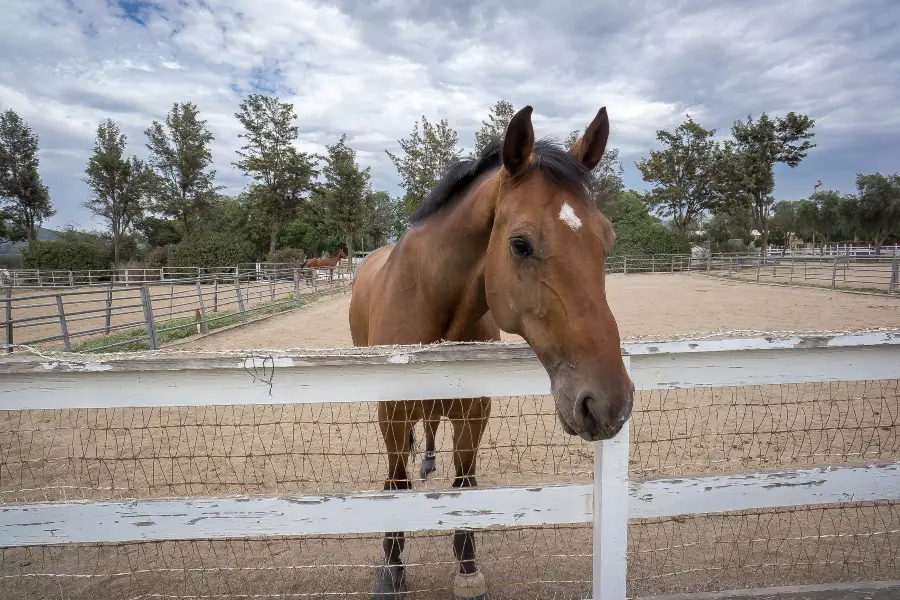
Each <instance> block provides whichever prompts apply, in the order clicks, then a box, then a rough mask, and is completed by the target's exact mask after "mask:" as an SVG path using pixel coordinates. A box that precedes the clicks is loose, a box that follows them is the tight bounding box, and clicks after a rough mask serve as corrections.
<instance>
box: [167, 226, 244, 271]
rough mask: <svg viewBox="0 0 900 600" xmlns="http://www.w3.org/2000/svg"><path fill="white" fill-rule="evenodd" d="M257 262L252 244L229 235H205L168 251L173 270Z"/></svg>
mask: <svg viewBox="0 0 900 600" xmlns="http://www.w3.org/2000/svg"><path fill="white" fill-rule="evenodd" d="M255 258H256V257H255V255H254V252H253V246H252V245H251V244H250V242H249V241H248V240H247V239H245V238H242V237H239V236H235V235H233V234H231V233H230V232H228V231H203V232H200V233H198V234H197V235H195V236H193V237H191V238H189V239H186V240H184V241H182V242H179V243H177V244H174V245H172V246H169V251H168V264H169V266H170V267H233V266H235V265H237V264H240V263H246V262H251V261H253V260H254V259H255Z"/></svg>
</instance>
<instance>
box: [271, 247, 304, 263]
mask: <svg viewBox="0 0 900 600" xmlns="http://www.w3.org/2000/svg"><path fill="white" fill-rule="evenodd" d="M266 260H268V261H269V262H273V263H287V264H290V265H298V266H299V265H300V264H302V263H303V261H304V260H306V253H305V252H303V250H300V249H299V248H279V249H278V250H276V251H275V252H273V253H271V254H270V255H269V256H268V257H267V258H266Z"/></svg>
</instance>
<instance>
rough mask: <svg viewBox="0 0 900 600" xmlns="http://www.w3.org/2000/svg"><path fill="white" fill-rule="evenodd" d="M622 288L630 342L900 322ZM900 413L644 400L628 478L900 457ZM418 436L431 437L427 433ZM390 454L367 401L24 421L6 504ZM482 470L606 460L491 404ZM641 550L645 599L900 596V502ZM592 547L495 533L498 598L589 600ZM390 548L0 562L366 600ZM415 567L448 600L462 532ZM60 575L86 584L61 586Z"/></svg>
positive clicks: (173, 594) (329, 466)
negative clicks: (794, 592)
mask: <svg viewBox="0 0 900 600" xmlns="http://www.w3.org/2000/svg"><path fill="white" fill-rule="evenodd" d="M608 287H609V297H610V303H611V305H612V309H613V312H614V314H615V315H616V318H617V320H618V323H619V326H620V329H621V331H622V333H623V335H624V336H626V337H633V336H654V335H671V334H676V333H688V332H692V333H703V332H713V331H719V330H761V331H771V330H781V331H785V330H791V331H809V330H816V331H820V330H847V329H858V328H868V327H890V326H898V325H900V298H876V297H870V296H861V295H850V294H841V293H835V292H830V291H825V290H816V289H801V288H790V289H788V288H773V287H767V286H757V285H753V284H745V283H739V282H732V281H722V280H716V279H711V278H706V277H702V276H698V275H692V276H687V275H674V276H672V275H628V276H610V277H609V285H608ZM348 303H349V295H348V296H343V295H338V296H336V297H334V298H329V299H324V300H322V301H320V302H318V303H315V304H311V305H310V306H309V307H307V308H304V309H301V310H299V311H294V312H292V313H289V314H284V315H280V316H276V317H273V318H271V319H268V320H266V321H262V322H260V323H256V324H253V325H251V326H248V327H246V328H238V329H234V330H231V331H228V332H223V333H219V334H214V335H211V336H209V337H206V338H203V339H200V340H195V341H192V342H189V343H188V344H187V346H188V347H193V348H205V349H216V348H229V349H234V348H267V347H268V348H273V347H280V348H285V347H327V346H331V347H338V346H348V345H350V338H349V331H348V329H347V324H346V323H347V321H346V314H347V305H348ZM898 413H900V389H898V382H897V381H893V380H892V381H879V382H861V383H853V384H811V385H799V386H798V385H789V386H763V387H755V388H729V389H713V390H684V391H677V392H674V391H672V392H652V393H651V392H645V393H641V394H640V395H639V398H638V399H637V404H636V410H635V414H634V417H633V421H632V440H633V443H632V446H631V450H630V470H631V474H632V476H633V477H654V476H663V475H665V476H686V475H693V474H700V473H710V472H728V471H739V470H742V469H755V468H768V467H790V466H804V465H821V464H839V463H848V462H857V461H860V460H873V459H885V460H898V459H900V436H898V420H900V416H898ZM417 433H418V439H419V440H421V439H422V436H421V425H419V426H418V427H417ZM450 441H451V432H450V427H449V424H448V423H446V422H444V423H442V425H441V428H440V430H439V433H438V458H437V463H438V472H437V473H435V474H434V475H433V476H432V477H433V478H432V479H430V480H429V481H428V482H427V483H424V482H416V483H415V487H417V488H419V489H421V488H422V487H423V486H427V487H441V488H445V487H449V483H450V477H451V475H452V473H451V470H452V461H451V455H450V443H451V442H450ZM382 448H383V444H382V441H381V439H380V434H379V432H378V428H377V424H376V423H375V417H374V406H372V405H367V404H366V405H359V404H356V405H354V404H343V403H335V404H325V405H314V406H255V407H252V406H234V407H209V408H183V409H142V410H129V409H116V410H62V411H47V412H38V411H17V412H8V413H5V414H4V415H3V418H2V421H0V492H2V495H0V498H2V499H3V502H15V501H25V500H44V499H48V500H61V499H64V498H92V499H97V498H130V497H164V496H173V495H206V494H232V493H253V494H256V493H259V494H288V493H292V492H304V493H313V492H343V491H351V490H377V489H380V488H381V485H382V480H383V478H384V473H385V459H384V456H383V455H382V453H381V449H382ZM420 459H421V455H418V456H416V457H415V458H414V459H413V460H412V462H411V472H417V471H418V463H419V460H420ZM478 472H479V484H480V485H482V486H489V485H503V484H531V483H540V482H545V483H546V482H568V481H588V480H589V479H590V477H591V474H592V453H591V447H590V445H589V444H586V443H583V442H581V441H579V440H577V439H573V438H571V437H569V436H566V435H565V434H564V433H563V432H562V430H561V429H560V427H559V425H558V423H557V422H556V419H555V416H554V413H553V403H552V399H551V398H548V397H526V398H521V397H519V398H495V399H494V402H493V408H492V416H491V419H490V422H489V424H488V429H487V432H486V434H485V439H484V442H483V444H482V448H481V452H480V453H479V467H478ZM629 539H630V542H629V586H630V589H629V595H638V594H640V595H643V594H651V593H671V592H677V591H681V590H688V591H694V590H715V589H728V588H736V587H742V586H745V585H779V584H788V583H812V582H825V581H846V580H854V579H881V578H884V579H887V578H896V576H897V573H898V572H900V505H897V504H892V503H881V504H877V505H870V506H863V507H860V506H858V505H853V506H851V507H828V508H814V509H802V508H801V509H790V510H767V511H743V512H741V513H734V514H726V515H716V516H704V515H700V516H693V517H687V518H674V519H653V520H644V521H640V522H634V523H632V524H631V525H630V526H629ZM590 540H591V529H590V527H588V526H577V527H556V528H536V529H532V528H525V529H510V530H491V531H487V532H479V533H478V535H477V543H478V548H479V559H480V562H481V566H482V569H483V570H484V571H485V573H486V575H487V577H488V582H489V586H490V589H491V592H492V597H493V598H510V599H512V598H535V599H536V598H583V597H586V594H587V593H588V591H589V590H590V584H589V579H590V550H591V546H590ZM379 549H380V540H379V536H350V537H347V536H344V537H340V538H335V537H324V538H303V539H297V538H286V539H257V540H223V541H215V542H204V541H194V542H188V541H185V542H164V543H157V542H147V543H136V544H127V545H118V546H77V547H62V546H61V547H53V548H30V549H11V550H4V551H2V555H0V557H2V558H0V571H2V573H3V574H4V577H5V578H6V579H5V581H4V584H3V586H2V591H0V597H23V596H26V595H29V597H30V596H31V595H33V596H34V597H50V596H53V597H78V598H92V597H97V596H98V595H102V596H103V597H114V598H150V597H153V598H201V597H202V598H247V597H249V596H248V595H260V596H258V597H265V598H269V597H273V598H274V597H296V598H301V597H324V596H325V595H326V594H332V593H337V594H338V596H339V597H359V596H360V595H362V597H367V596H366V595H365V594H366V592H367V591H368V586H369V585H370V581H371V568H370V567H368V566H365V565H371V564H373V563H374V561H375V560H376V559H377V557H378V554H379ZM405 556H406V560H407V562H408V563H409V564H411V566H410V567H409V577H410V585H411V588H412V589H413V590H416V591H415V592H414V593H413V594H412V597H414V598H446V597H449V596H450V592H449V590H448V589H447V588H448V586H449V585H450V583H451V581H452V572H453V564H452V563H453V555H452V546H451V536H450V535H449V534H444V533H437V534H435V533H428V532H425V533H421V534H415V535H412V536H410V539H409V540H408V542H407V552H406V555H405ZM61 573H62V574H69V575H78V577H50V576H48V575H47V574H56V575H58V574H61ZM29 574H30V575H29ZM40 574H44V575H40ZM101 589H102V590H103V591H102V593H101V592H100V590H101ZM254 597H257V596H254Z"/></svg>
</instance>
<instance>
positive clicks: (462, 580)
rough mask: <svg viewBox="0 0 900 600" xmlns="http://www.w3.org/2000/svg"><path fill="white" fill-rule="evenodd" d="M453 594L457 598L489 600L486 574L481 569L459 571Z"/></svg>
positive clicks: (454, 582)
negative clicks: (485, 579)
mask: <svg viewBox="0 0 900 600" xmlns="http://www.w3.org/2000/svg"><path fill="white" fill-rule="evenodd" d="M453 595H454V596H455V597H456V598H457V600H488V594H487V585H486V584H485V583H484V574H483V573H482V572H481V571H475V572H474V573H469V574H464V573H457V574H456V578H455V579H454V580H453Z"/></svg>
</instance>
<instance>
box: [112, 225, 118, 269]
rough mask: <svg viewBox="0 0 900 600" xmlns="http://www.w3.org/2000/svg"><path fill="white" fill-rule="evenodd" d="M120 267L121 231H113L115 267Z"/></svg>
mask: <svg viewBox="0 0 900 600" xmlns="http://www.w3.org/2000/svg"><path fill="white" fill-rule="evenodd" d="M118 268H119V233H118V232H115V233H113V269H118Z"/></svg>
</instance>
